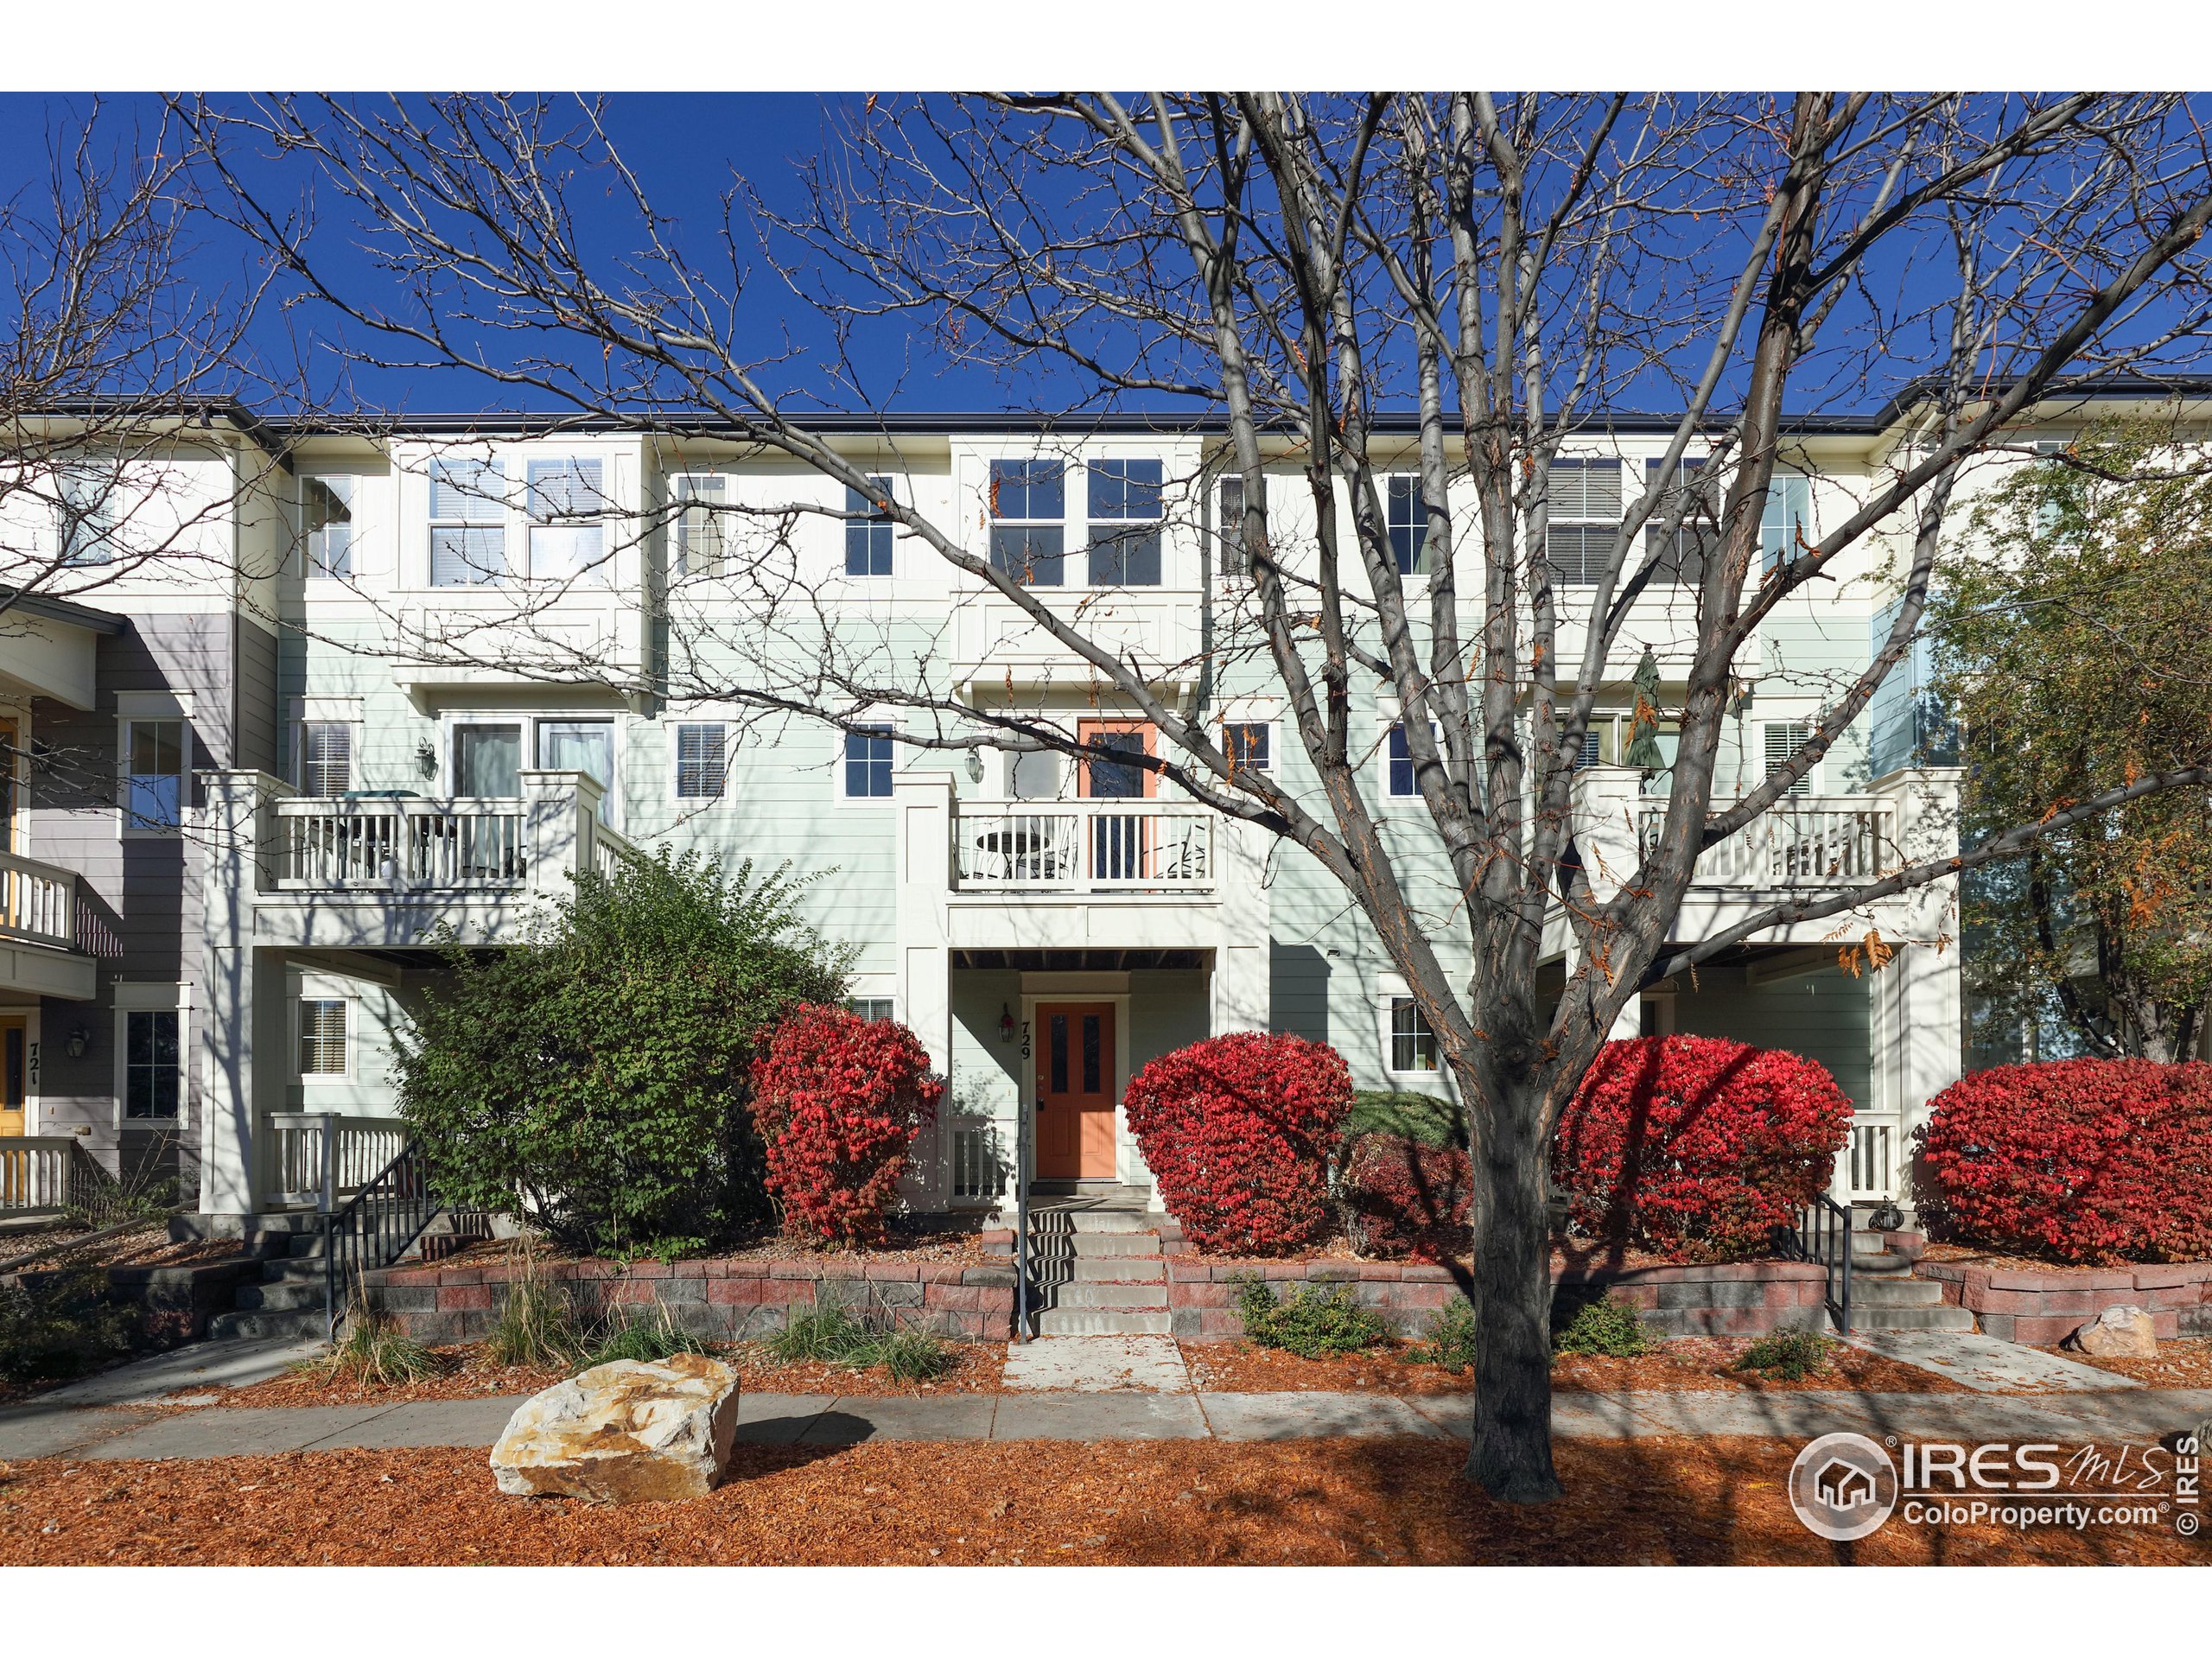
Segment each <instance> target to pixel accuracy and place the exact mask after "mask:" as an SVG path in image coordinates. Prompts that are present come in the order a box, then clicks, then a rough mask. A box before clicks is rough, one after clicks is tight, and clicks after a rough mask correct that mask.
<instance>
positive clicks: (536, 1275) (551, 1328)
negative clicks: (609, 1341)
mask: <svg viewBox="0 0 2212 1659" xmlns="http://www.w3.org/2000/svg"><path fill="white" fill-rule="evenodd" d="M587 1345H588V1344H587V1340H586V1338H585V1334H584V1331H583V1325H582V1321H581V1320H580V1319H577V1317H576V1308H575V1302H574V1301H573V1300H571V1299H570V1297H569V1292H568V1287H566V1286H564V1285H563V1284H561V1283H560V1282H559V1281H556V1279H554V1278H553V1276H552V1275H551V1274H549V1273H547V1272H546V1271H545V1268H544V1265H543V1263H542V1262H539V1260H538V1259H537V1255H535V1254H534V1253H533V1252H531V1251H529V1250H525V1251H524V1252H523V1255H522V1257H521V1266H520V1268H519V1270H518V1272H517V1273H516V1274H515V1276H514V1277H513V1278H512V1279H511V1280H509V1281H508V1282H507V1287H506V1298H505V1300H504V1301H502V1302H501V1303H500V1304H499V1318H498V1319H494V1320H493V1322H492V1333H491V1335H490V1336H489V1337H488V1338H486V1340H485V1344H484V1346H485V1349H486V1351H487V1352H488V1353H489V1354H490V1355H491V1357H492V1360H493V1363H495V1364H499V1365H527V1366H529V1367H531V1369H532V1370H569V1368H570V1367H572V1366H573V1365H575V1363H576V1362H577V1361H578V1360H580V1359H582V1357H583V1356H584V1353H585V1351H586V1348H587Z"/></svg>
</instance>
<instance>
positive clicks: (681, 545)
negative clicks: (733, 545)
mask: <svg viewBox="0 0 2212 1659" xmlns="http://www.w3.org/2000/svg"><path fill="white" fill-rule="evenodd" d="M676 487H677V500H678V501H679V502H681V503H682V504H683V505H682V507H681V508H680V509H679V511H678V512H677V518H676V574H677V575H679V576H700V577H703V578H705V579H707V580H709V581H712V580H713V579H714V578H715V577H717V576H719V575H721V573H722V516H721V513H719V512H715V506H717V505H720V504H721V499H722V481H721V480H720V479H719V478H687V479H684V480H681V481H680V482H679V483H678V484H677V486H676ZM695 504H697V505H695Z"/></svg>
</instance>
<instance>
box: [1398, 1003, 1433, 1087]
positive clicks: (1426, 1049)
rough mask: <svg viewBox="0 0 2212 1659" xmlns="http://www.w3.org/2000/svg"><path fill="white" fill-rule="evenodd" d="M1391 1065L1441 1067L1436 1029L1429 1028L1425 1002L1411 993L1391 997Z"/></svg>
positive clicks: (1411, 1068) (1410, 1068) (1403, 1068)
mask: <svg viewBox="0 0 2212 1659" xmlns="http://www.w3.org/2000/svg"><path fill="white" fill-rule="evenodd" d="M1390 1069H1391V1070H1392V1071H1435V1070H1437V1060H1436V1033H1434V1032H1433V1031H1432V1030H1430V1029H1429V1025H1428V1021H1427V1019H1425V1018H1424V1017H1423V1016H1422V1014H1421V1005H1420V1004H1419V1003H1417V1002H1415V1001H1414V1000H1413V998H1411V997H1410V996H1394V997H1392V998H1391V999H1390Z"/></svg>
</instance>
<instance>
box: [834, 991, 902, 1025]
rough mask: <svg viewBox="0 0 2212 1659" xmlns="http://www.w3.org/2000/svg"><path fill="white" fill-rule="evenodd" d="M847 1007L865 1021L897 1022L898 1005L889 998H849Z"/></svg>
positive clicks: (846, 1001) (846, 1003)
mask: <svg viewBox="0 0 2212 1659" xmlns="http://www.w3.org/2000/svg"><path fill="white" fill-rule="evenodd" d="M845 1006H846V1007H848V1008H849V1009H851V1010H852V1011H853V1012H854V1013H855V1014H858V1015H860V1017H861V1019H863V1020H895V1019H897V1018H898V1017H899V1015H898V1011H897V1010H898V1005H897V1003H896V1002H894V1001H893V999H891V998H890V997H887V996H849V997H847V998H846V999H845Z"/></svg>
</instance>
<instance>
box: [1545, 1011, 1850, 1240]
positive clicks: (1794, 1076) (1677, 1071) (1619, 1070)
mask: <svg viewBox="0 0 2212 1659" xmlns="http://www.w3.org/2000/svg"><path fill="white" fill-rule="evenodd" d="M1850 1130H1851V1102H1850V1101H1849V1100H1848V1099H1847V1098H1846V1097H1845V1095H1844V1093H1843V1091H1842V1090H1840V1089H1839V1088H1837V1087H1836V1085H1835V1079H1834V1077H1830V1076H1829V1075H1828V1073H1827V1069H1826V1068H1825V1067H1823V1066H1821V1065H1815V1063H1814V1062H1813V1061H1811V1060H1808V1059H1803V1058H1800V1057H1798V1056H1797V1055H1795V1054H1789V1053H1784V1052H1783V1051H1781V1050H1780V1049H1772V1048H1753V1047H1751V1046H1750V1045H1749V1044H1747V1043H1735V1042H1730V1041H1728V1040H1726V1039H1723V1038H1719V1037H1644V1038H1640V1039H1636V1040H1634V1041H1631V1042H1619V1043H1608V1044H1606V1045H1605V1047H1604V1048H1603V1049H1602V1050H1600V1051H1599V1055H1598V1058H1597V1062H1596V1064H1594V1065H1592V1066H1591V1068H1590V1072H1589V1075H1588V1076H1587V1077H1584V1078H1583V1080H1582V1087H1581V1088H1580V1090H1578V1091H1577V1093H1576V1095H1575V1097H1574V1100H1573V1103H1571V1104H1570V1105H1569V1106H1568V1107H1567V1110H1566V1112H1565V1113H1564V1114H1563V1115H1562V1116H1561V1117H1560V1126H1559V1134H1558V1135H1557V1137H1556V1138H1555V1139H1554V1141H1553V1143H1552V1177H1553V1179H1554V1180H1555V1181H1556V1182H1558V1184H1559V1185H1560V1186H1561V1187H1563V1188H1564V1189H1566V1191H1567V1195H1568V1205H1567V1214H1568V1217H1569V1218H1570V1220H1571V1221H1572V1222H1573V1225H1574V1227H1575V1228H1576V1230H1578V1231H1580V1232H1583V1233H1586V1234H1590V1235H1593V1236H1599V1237H1603V1238H1609V1239H1618V1240H1621V1241H1623V1242H1625V1243H1636V1244H1641V1245H1643V1246H1646V1247H1648V1248H1649V1249H1656V1250H1665V1251H1669V1252H1675V1253H1680V1254H1683V1255H1704V1256H1710V1257H1720V1256H1726V1255H1743V1254H1745V1253H1746V1252H1749V1251H1755V1250H1762V1249H1766V1248H1767V1246H1768V1244H1769V1243H1770V1240H1771V1237H1772V1236H1773V1231H1774V1230H1775V1228H1777V1227H1778V1226H1782V1225H1784V1224H1787V1223H1788V1222H1789V1220H1790V1219H1791V1217H1792V1216H1793V1214H1794V1212H1795V1211H1796V1209H1797V1207H1798V1206H1799V1205H1802V1204H1805V1203H1807V1202H1808V1201H1809V1200H1810V1199H1812V1198H1815V1197H1817V1196H1818V1195H1819V1194H1820V1193H1821V1192H1823V1191H1824V1190H1826V1188H1827V1184H1828V1178H1829V1175H1830V1173H1831V1172H1832V1171H1833V1170H1834V1165H1835V1154H1836V1151H1837V1149H1838V1148H1839V1147H1841V1146H1842V1145H1843V1142H1844V1137H1845V1136H1846V1135H1848V1134H1849V1133H1850Z"/></svg>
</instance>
